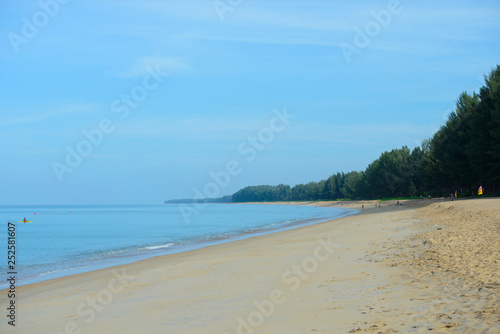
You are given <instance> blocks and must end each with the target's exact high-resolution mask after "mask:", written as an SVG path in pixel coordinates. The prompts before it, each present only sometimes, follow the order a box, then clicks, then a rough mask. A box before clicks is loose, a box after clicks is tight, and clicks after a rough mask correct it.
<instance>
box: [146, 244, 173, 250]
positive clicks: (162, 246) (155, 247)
mask: <svg viewBox="0 0 500 334" xmlns="http://www.w3.org/2000/svg"><path fill="white" fill-rule="evenodd" d="M173 245H174V244H173V243H168V244H165V245H157V246H147V247H144V248H141V250H155V249H164V248H170V247H172V246H173Z"/></svg>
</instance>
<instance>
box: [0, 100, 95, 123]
mask: <svg viewBox="0 0 500 334" xmlns="http://www.w3.org/2000/svg"><path fill="white" fill-rule="evenodd" d="M94 107H95V105H94V104H75V105H69V106H66V107H64V108H59V109H57V110H51V111H47V112H34V113H32V114H29V115H26V116H17V117H3V118H1V119H0V127H4V126H12V125H18V124H25V123H35V122H42V121H45V120H47V119H50V118H53V117H57V116H59V115H63V114H74V113H75V112H82V111H88V110H91V109H93V108H94Z"/></svg>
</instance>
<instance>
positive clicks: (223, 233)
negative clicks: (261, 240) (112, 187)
mask: <svg viewBox="0 0 500 334" xmlns="http://www.w3.org/2000/svg"><path fill="white" fill-rule="evenodd" d="M356 212H357V211H355V210H350V209H344V208H320V207H318V208H316V207H310V206H288V205H228V204H209V205H206V206H205V207H204V208H202V209H201V210H199V213H198V214H196V215H192V216H191V217H190V222H189V223H188V222H186V220H185V219H184V217H183V215H182V213H181V210H180V206H179V205H154V206H145V205H141V206H131V205H127V206H29V207H28V206H0V221H1V224H0V225H1V227H0V245H2V248H3V249H4V250H3V251H2V252H1V253H3V254H4V256H3V258H0V268H1V269H2V276H6V273H7V271H8V270H7V269H8V268H7V238H8V234H7V233H8V231H7V229H8V222H9V221H10V222H15V223H16V271H17V273H18V274H17V279H18V282H17V284H18V285H20V284H21V285H22V284H28V283H34V282H39V281H43V280H47V279H51V278H56V277H61V276H66V275H71V274H76V273H81V272H86V271H91V270H95V269H100V268H106V267H109V266H113V265H118V264H124V263H130V262H134V261H137V260H140V259H145V258H150V257H154V256H158V255H163V254H169V253H175V252H182V251H186V250H192V249H197V248H202V247H205V246H209V245H214V244H218V243H223V242H228V241H232V240H237V239H244V238H248V237H253V236H256V235H262V234H268V233H272V232H275V231H282V230H286V229H292V228H296V227H298V226H304V225H308V224H313V223H317V222H319V221H325V220H329V219H333V218H340V217H344V216H347V215H352V214H354V213H356ZM24 217H26V218H27V219H28V220H32V221H33V222H32V223H26V224H24V223H19V222H18V221H22V220H23V218H24ZM4 282H6V279H4V278H3V277H2V280H1V281H0V288H5V287H6V286H7V284H6V283H4Z"/></svg>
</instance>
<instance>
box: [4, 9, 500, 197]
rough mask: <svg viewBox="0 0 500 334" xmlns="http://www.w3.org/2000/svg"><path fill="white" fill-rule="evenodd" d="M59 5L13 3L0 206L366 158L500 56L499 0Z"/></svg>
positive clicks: (226, 182)
mask: <svg viewBox="0 0 500 334" xmlns="http://www.w3.org/2000/svg"><path fill="white" fill-rule="evenodd" d="M60 1H61V3H60V2H57V1H56V0H46V1H44V0H42V1H41V2H38V1H22V2H12V1H7V0H1V1H0V36H1V38H0V57H1V62H2V66H1V67H0V75H1V78H2V80H1V102H2V103H1V105H0V110H1V111H0V139H1V140H0V157H1V172H2V173H1V175H2V177H1V187H2V193H1V195H0V204H19V205H27V204H106V203H109V204H133V203H137V204H143V203H151V204H154V203H161V202H162V201H163V200H165V199H172V198H191V197H193V196H194V193H195V192H196V190H195V189H197V190H198V191H199V192H201V193H202V194H204V193H207V192H208V193H213V194H217V195H220V196H222V195H227V194H232V193H233V192H235V191H237V190H238V189H240V188H242V187H244V186H247V185H258V184H279V183H286V184H291V185H295V184H297V183H305V182H309V181H319V180H321V179H325V178H327V177H328V176H330V175H331V174H333V173H336V172H339V171H351V170H364V169H365V167H366V166H367V165H368V164H369V163H370V162H372V161H373V160H375V159H376V158H377V157H378V156H379V155H380V153H381V152H383V151H385V150H390V149H392V148H397V147H401V146H403V145H408V146H410V147H415V146H417V145H419V143H420V142H421V141H422V140H423V139H426V138H429V137H430V136H432V134H433V132H434V131H435V130H437V128H438V127H439V126H440V125H441V124H443V122H444V119H445V118H446V115H447V114H448V113H449V112H450V111H451V110H452V109H454V105H455V101H456V99H457V97H458V95H459V94H460V93H461V92H462V91H464V90H466V91H469V92H472V91H474V90H476V89H477V88H478V87H479V86H480V85H481V84H482V82H483V75H484V74H485V73H488V72H489V71H490V70H491V69H492V67H493V66H495V65H496V64H498V63H499V55H500V21H499V20H498V17H500V4H499V3H498V1H480V2H478V1H439V2H436V1H404V0H401V1H344V2H341V3H340V2H337V1H326V0H325V1H293V0H292V1H290V0H288V1H263V0H252V1H249V0H241V1H236V0H232V1H228V0H221V1H211V0H203V1H148V0H145V1H106V0H102V1H77V0H73V1H67V0H66V1H62V0H60ZM62 2H65V3H62ZM214 5H217V6H214ZM215 7H217V8H218V9H216V8H215ZM360 31H361V33H360ZM363 35H364V36H363ZM342 45H343V46H346V45H348V46H349V47H350V49H349V50H351V51H353V50H355V52H352V53H351V54H349V55H348V56H347V57H346V56H345V54H344V52H343V51H342V48H341V46H342ZM354 48H355V49H354ZM344 51H345V50H344ZM151 73H156V76H154V75H152V74H151ZM146 86H147V87H146ZM146 88H147V89H146ZM127 96H128V100H126V98H127ZM124 99H125V100H124ZM126 101H128V102H126ZM127 103H128V104H127ZM120 108H121V109H120ZM125 110H126V111H127V113H125ZM284 110H286V113H287V114H291V115H293V118H290V119H287V122H286V123H287V124H285V123H284V122H281V123H280V122H279V120H278V119H277V118H276V117H277V116H276V111H279V112H281V113H283V112H284ZM103 122H104V123H103ZM273 122H274V123H273ZM271 124H273V125H274V127H272V126H271ZM278 125H279V126H278ZM272 128H273V129H274V130H273V129H272ZM278 128H279V131H275V130H276V129H278ZM84 131H88V132H90V133H93V134H94V135H95V137H91V138H93V142H92V141H91V140H90V139H89V138H87V137H86V136H85V135H84V133H83V132H84ZM98 131H100V133H101V135H102V136H101V135H99V134H96V133H98ZM104 131H106V132H104ZM259 136H260V137H259ZM266 136H267V137H266ZM249 138H256V141H254V142H253V144H252V141H251V140H249ZM89 145H90V146H89ZM68 148H69V150H74V152H76V154H79V156H80V158H75V157H73V158H72V159H73V160H71V158H70V160H67V159H68V154H69V153H68V152H70V151H68ZM78 149H80V151H78ZM252 150H253V151H255V153H256V155H252V156H250V152H251V151H252ZM79 152H80V153H79ZM244 152H247V153H244ZM84 153H85V154H84ZM250 158H252V159H250ZM68 161H69V162H70V163H71V164H72V165H71V166H70V164H69V163H68ZM231 162H233V163H236V164H237V165H236V167H238V168H235V169H234V170H232V174H229V173H228V172H227V165H228V163H231ZM232 167H235V166H234V165H233V166H232ZM210 173H212V175H214V174H215V175H219V176H220V179H219V180H218V183H217V182H216V181H214V180H213V177H211V176H210V175H211V174H210ZM226 173H227V174H226ZM228 176H229V177H228Z"/></svg>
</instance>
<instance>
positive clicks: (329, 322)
mask: <svg viewBox="0 0 500 334" xmlns="http://www.w3.org/2000/svg"><path fill="white" fill-rule="evenodd" d="M293 204H295V203H293ZM302 204H303V203H302ZM309 205H326V206H336V205H341V204H337V203H332V202H327V203H317V202H311V203H309ZM342 205H343V206H347V207H350V208H354V209H361V205H364V206H365V209H364V210H362V212H361V213H360V214H358V215H356V216H351V217H346V218H342V219H337V220H333V221H330V222H325V223H320V224H316V225H311V226H305V227H301V228H298V229H294V230H290V231H285V232H279V233H274V234H270V235H265V236H259V237H255V238H251V239H246V240H240V241H234V242H231V243H227V244H222V245H217V246H211V247H207V248H204V249H200V250H195V251H190V252H185V253H180V254H172V255H166V256H161V257H156V258H153V259H149V260H144V261H141V262H136V263H133V264H128V265H124V266H118V267H113V268H108V269H103V270H99V271H94V272H89V273H85V274H80V275H75V276H69V277H63V278H59V279H54V280H50V281H45V282H41V283H36V284H31V285H26V286H21V287H18V288H17V291H16V292H17V294H16V303H17V304H16V307H17V309H16V312H17V313H16V326H15V327H12V326H9V325H8V323H7V322H8V321H9V319H8V318H7V317H5V315H4V316H2V319H3V320H2V321H1V322H0V332H1V333H54V334H56V333H57V334H59V333H219V334H225V333H227V334H233V333H245V334H250V333H355V332H366V333H397V332H400V333H429V332H430V333H500V263H499V262H500V199H474V200H460V201H454V202H451V201H449V200H439V199H434V200H425V201H420V200H413V201H405V202H404V204H403V206H396V205H395V203H394V202H383V203H381V206H382V207H380V208H375V203H374V202H373V203H369V202H356V203H353V202H351V203H342ZM0 293H1V298H0V301H1V305H2V309H3V310H4V311H3V312H4V314H6V313H7V311H6V307H7V306H8V305H7V290H3V291H1V292H0Z"/></svg>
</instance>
